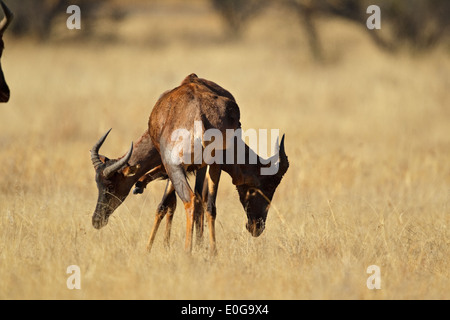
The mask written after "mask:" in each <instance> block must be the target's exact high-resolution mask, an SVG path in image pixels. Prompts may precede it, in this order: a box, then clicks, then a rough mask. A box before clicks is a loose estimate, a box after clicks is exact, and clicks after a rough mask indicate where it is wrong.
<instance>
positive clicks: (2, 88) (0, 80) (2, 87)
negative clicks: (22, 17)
mask: <svg viewBox="0 0 450 320" xmlns="http://www.w3.org/2000/svg"><path fill="white" fill-rule="evenodd" d="M0 5H1V6H2V9H3V12H4V13H5V16H4V18H3V19H2V21H1V22H0V58H1V57H2V54H3V49H4V48H5V44H4V43H3V34H4V33H5V31H6V29H7V28H8V26H9V24H10V23H11V21H12V19H13V17H14V15H13V13H12V12H11V10H9V9H8V7H7V6H6V4H4V3H3V1H0ZM8 101H9V87H8V85H7V84H6V80H5V76H4V75H3V70H2V65H1V63H0V102H8Z"/></svg>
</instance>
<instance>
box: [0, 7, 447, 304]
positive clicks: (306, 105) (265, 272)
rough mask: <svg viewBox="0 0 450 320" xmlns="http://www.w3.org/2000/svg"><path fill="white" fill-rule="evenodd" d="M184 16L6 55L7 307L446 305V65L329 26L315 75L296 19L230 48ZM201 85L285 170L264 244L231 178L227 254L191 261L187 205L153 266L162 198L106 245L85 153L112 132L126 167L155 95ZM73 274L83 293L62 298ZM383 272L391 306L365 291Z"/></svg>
mask: <svg viewBox="0 0 450 320" xmlns="http://www.w3.org/2000/svg"><path fill="white" fill-rule="evenodd" d="M172 9H173V8H172V7H171V6H168V7H167V8H166V7H164V6H163V7H161V8H159V10H155V11H154V12H152V11H151V12H149V16H146V15H144V14H141V15H132V16H130V17H129V18H127V19H125V20H124V21H122V22H121V23H120V24H119V25H118V26H117V28H116V30H117V38H116V40H114V41H108V42H105V43H103V42H102V43H96V42H94V41H81V40H78V41H64V40H62V39H61V40H57V41H53V42H51V43H47V44H39V43H36V42H34V41H31V40H26V39H24V40H15V41H14V40H13V39H10V38H7V39H6V49H5V52H4V55H3V58H2V64H3V70H4V72H5V74H6V78H7V81H8V83H9V86H10V88H11V92H12V93H11V101H10V102H9V103H8V104H5V105H1V106H0V113H1V116H0V163H1V166H0V299H36V298H37V299H110V298H115V299H448V298H450V296H449V292H450V258H449V257H450V251H449V247H450V246H449V245H450V237H449V236H450V231H449V230H450V108H449V101H450V93H449V88H450V59H449V55H448V52H447V53H446V52H444V51H443V50H442V49H439V50H437V51H435V52H432V53H429V54H426V55H422V56H411V55H408V54H406V53H401V54H398V55H388V54H385V53H383V52H381V51H379V50H378V49H377V48H376V47H375V46H373V45H372V43H371V42H370V40H369V39H368V38H367V36H366V35H365V33H364V32H363V31H362V30H360V29H358V28H356V27H355V26H354V25H351V24H347V23H345V22H342V21H335V20H326V21H321V24H320V32H321V34H322V37H323V39H322V40H323V44H324V48H325V55H326V62H325V63H324V64H320V65H319V64H316V63H313V62H312V60H311V57H310V55H309V51H308V48H307V46H306V44H307V41H306V39H304V38H303V33H302V32H301V29H300V26H299V24H298V22H297V20H296V17H295V16H293V15H290V14H289V13H288V12H283V11H274V12H268V13H267V14H265V15H263V16H261V17H260V18H258V19H256V20H255V21H253V22H252V23H251V24H250V25H249V26H248V29H247V30H246V31H245V33H244V34H243V36H242V39H240V40H237V41H231V42H230V41H226V40H225V39H224V37H223V26H222V24H221V21H220V19H219V18H218V17H217V16H215V15H214V14H212V11H210V9H208V7H204V6H203V5H202V2H196V6H194V8H193V9H192V10H191V11H189V12H188V13H187V14H182V12H181V13H180V12H179V11H176V10H172ZM108 23H111V22H108V21H105V22H104V25H103V24H100V23H99V26H98V28H99V29H98V30H108ZM64 28H65V25H63V27H62V29H61V30H59V32H60V34H62V33H63V32H69V31H68V30H64ZM102 28H103V29H102ZM74 32H77V31H74ZM78 32H82V31H78ZM192 72H195V73H197V74H198V75H199V76H200V77H204V78H207V79H210V80H213V81H215V82H217V83H219V84H220V85H222V86H223V87H225V88H227V89H228V90H229V91H231V92H232V93H233V95H234V96H235V98H236V100H237V102H238V104H239V106H240V109H241V122H242V124H243V127H244V129H248V128H256V129H257V128H267V129H271V128H278V129H280V132H282V133H285V134H286V152H287V155H288V157H289V160H290V168H289V171H288V172H287V174H286V176H285V178H284V179H283V181H282V183H281V185H280V187H279V188H278V190H277V192H276V194H275V197H274V200H273V205H272V207H271V210H270V212H269V216H268V219H267V227H266V230H265V231H264V233H263V234H262V235H261V236H260V237H259V238H252V237H251V236H250V234H249V233H248V232H247V231H246V230H245V222H246V217H245V213H244V211H243V209H242V206H241V204H240V203H239V200H238V195H237V192H236V191H235V190H234V187H233V185H232V184H231V179H229V177H228V176H227V175H222V177H223V178H222V180H221V184H220V187H219V195H218V200H217V206H218V213H217V214H218V218H217V242H218V255H217V256H216V257H210V255H209V254H208V246H207V241H206V240H207V238H205V241H204V245H202V246H199V247H196V248H195V249H194V251H193V253H192V255H186V254H185V253H184V252H183V247H184V235H185V215H184V210H183V206H182V205H181V202H179V206H178V208H177V212H176V214H175V217H174V224H173V232H172V240H171V248H170V250H167V249H166V248H164V246H163V243H162V242H163V241H162V233H160V234H158V236H157V238H156V241H155V245H154V248H153V251H152V252H151V253H150V254H147V253H146V251H145V245H146V242H147V237H148V236H149V233H150V227H151V224H152V222H153V217H154V212H155V210H156V206H157V204H158V203H159V200H160V199H161V196H162V194H163V189H164V186H165V182H162V181H159V182H154V183H152V184H151V185H149V188H147V190H146V192H145V193H144V194H143V195H139V196H134V195H130V196H129V197H128V198H127V200H126V201H125V203H124V204H123V205H122V206H121V207H120V208H119V209H118V210H117V211H116V212H115V213H114V214H113V216H112V217H111V219H110V222H109V224H108V226H106V227H105V228H104V229H101V230H95V229H94V228H93V227H92V225H91V215H92V213H93V210H94V208H95V204H96V200H97V189H96V184H95V181H94V169H93V168H92V165H91V161H90V155H89V150H90V148H91V147H92V145H93V144H94V143H95V142H96V141H97V139H98V138H99V137H100V136H101V135H102V134H103V133H104V132H105V131H106V130H107V129H109V128H111V127H112V128H113V131H112V132H111V134H110V136H109V138H108V140H107V141H106V143H105V145H104V146H103V148H102V153H103V154H105V155H107V156H109V157H118V156H121V155H123V154H124V153H125V152H126V150H127V147H128V146H129V143H130V142H131V141H132V140H135V139H136V138H138V137H139V136H140V135H141V134H142V133H143V132H144V130H146V126H147V121H148V116H149V114H150V111H151V110H152V107H153V105H154V103H155V102H156V100H157V99H158V97H159V95H160V94H161V93H162V92H164V91H165V90H167V89H171V88H173V87H175V86H177V85H178V84H179V83H180V82H181V81H182V80H183V78H184V77H185V76H186V75H188V74H190V73H192ZM70 265H78V266H79V267H80V269H81V290H69V289H68V288H67V286H66V280H67V278H68V277H69V275H68V274H67V273H66V269H67V267H68V266H70ZM370 265H377V266H379V267H380V270H381V289H380V290H369V289H368V288H367V286H366V280H367V278H368V277H369V276H370V274H368V273H366V269H367V267H368V266H370Z"/></svg>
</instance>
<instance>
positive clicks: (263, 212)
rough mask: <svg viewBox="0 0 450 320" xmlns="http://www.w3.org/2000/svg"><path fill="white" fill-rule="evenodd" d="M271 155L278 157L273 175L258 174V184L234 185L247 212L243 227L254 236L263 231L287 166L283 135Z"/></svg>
mask: <svg viewBox="0 0 450 320" xmlns="http://www.w3.org/2000/svg"><path fill="white" fill-rule="evenodd" d="M273 157H277V158H278V162H277V167H278V170H277V172H276V173H275V174H274V175H258V176H257V179H258V180H259V183H258V186H254V185H249V184H243V185H238V186H237V187H236V188H237V191H238V193H239V200H240V201H241V204H242V206H243V207H244V210H245V212H246V214H247V219H248V220H247V223H246V226H245V227H246V229H247V230H248V231H249V232H250V233H251V235H252V236H254V237H258V236H260V235H261V233H262V232H263V231H264V228H265V225H266V218H267V213H268V211H269V207H270V203H271V201H272V198H273V195H274V194H275V190H276V189H277V187H278V185H279V184H280V182H281V179H282V178H283V175H284V174H285V173H286V172H287V170H288V168H289V161H288V158H287V156H286V152H285V149H284V135H283V138H282V139H281V144H280V145H279V146H278V152H277V154H275V155H274V156H273ZM265 162H266V161H265ZM267 162H269V161H267ZM261 166H265V165H261Z"/></svg>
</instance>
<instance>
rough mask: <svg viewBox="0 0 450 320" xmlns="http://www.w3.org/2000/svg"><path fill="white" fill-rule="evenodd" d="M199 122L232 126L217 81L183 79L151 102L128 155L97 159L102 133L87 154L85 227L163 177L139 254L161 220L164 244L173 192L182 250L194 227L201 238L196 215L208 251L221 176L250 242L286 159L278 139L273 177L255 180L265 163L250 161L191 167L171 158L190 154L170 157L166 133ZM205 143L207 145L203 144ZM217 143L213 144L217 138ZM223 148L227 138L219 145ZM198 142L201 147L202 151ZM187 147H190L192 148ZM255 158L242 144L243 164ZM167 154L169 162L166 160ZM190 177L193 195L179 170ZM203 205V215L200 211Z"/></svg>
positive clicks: (172, 144)
mask: <svg viewBox="0 0 450 320" xmlns="http://www.w3.org/2000/svg"><path fill="white" fill-rule="evenodd" d="M196 121H197V122H200V123H201V124H202V127H203V128H202V129H203V130H208V129H216V130H219V131H220V132H222V133H225V132H226V130H227V129H239V128H240V127H241V124H240V111H239V107H238V105H237V103H236V101H235V99H234V97H233V96H232V95H231V93H229V92H228V91H227V90H225V89H223V88H222V87H220V86H219V85H218V84H216V83H214V82H212V81H209V80H206V79H201V78H198V77H197V75H195V74H191V75H189V76H187V77H186V78H185V79H184V80H183V82H182V83H181V85H180V86H178V87H176V88H174V89H173V90H170V91H166V92H165V93H163V94H162V95H161V97H160V98H159V99H158V101H157V102H156V104H155V106H154V108H153V110H152V112H151V114H150V118H149V121H148V130H147V131H145V132H144V134H143V135H142V136H141V137H140V138H139V139H138V140H137V141H136V142H135V143H132V144H131V146H130V149H129V150H128V152H127V153H126V154H125V155H124V156H122V157H121V158H118V159H112V160H111V159H108V158H107V157H104V156H101V155H99V150H100V147H101V146H102V144H103V143H104V141H105V139H106V137H107V136H108V134H109V132H110V131H108V132H107V133H106V134H105V135H103V136H102V137H101V138H100V139H99V140H98V141H97V143H95V145H94V146H93V148H92V149H91V160H92V164H93V166H94V168H95V171H96V178H95V179H96V183H97V188H98V191H99V195H98V200H97V205H96V208H95V211H94V214H93V216H92V224H93V226H94V227H95V228H97V229H100V228H102V227H103V226H105V225H106V224H107V223H108V218H109V216H110V215H111V214H112V213H113V212H114V210H115V209H116V208H117V207H118V206H119V205H120V204H121V203H122V202H123V201H124V200H125V198H126V197H127V196H128V194H129V192H130V190H131V188H132V186H133V185H135V186H136V188H135V189H134V191H133V193H141V192H142V190H143V188H145V186H146V185H147V183H149V182H151V181H153V180H155V179H159V178H162V179H168V183H167V186H166V190H165V192H164V196H163V199H162V201H161V203H160V204H159V206H158V209H157V213H156V216H155V220H154V224H153V227H152V230H151V234H150V238H149V241H148V245H147V250H150V249H151V246H152V244H153V240H154V238H155V235H156V232H157V230H158V228H159V225H160V222H161V221H162V219H163V218H164V217H165V216H166V215H167V224H166V234H165V240H164V241H165V242H166V243H168V239H169V236H170V227H171V221H172V216H173V213H174V211H175V208H176V195H178V197H179V198H180V199H181V201H182V202H183V204H184V208H185V212H186V239H185V250H186V251H187V252H191V250H192V242H193V230H194V225H195V227H196V231H197V238H198V239H199V238H200V237H201V235H202V233H203V215H204V211H206V217H207V222H208V229H209V240H210V250H211V251H212V252H215V251H216V238H215V219H216V205H215V202H216V196H217V189H218V184H219V180H220V175H221V171H225V172H226V173H227V174H229V175H230V177H231V178H232V183H233V184H234V185H235V186H236V188H237V191H238V194H239V199H240V202H241V204H242V206H243V207H244V210H245V212H246V214H247V223H246V229H247V230H248V231H249V232H250V233H251V235H252V236H254V237H258V236H259V235H261V233H262V232H263V231H264V228H265V221H266V218H267V213H268V210H269V206H270V202H271V201H272V198H273V195H274V193H275V190H276V188H277V187H278V185H279V183H280V182H281V179H282V177H283V175H284V174H285V173H286V172H287V169H288V167H289V162H288V159H287V156H286V153H285V148H284V136H283V138H282V140H281V144H280V145H279V147H278V153H277V154H276V155H275V156H274V157H277V158H279V161H278V163H277V165H278V170H277V173H276V174H274V175H261V173H260V172H261V171H260V170H261V168H262V167H265V166H267V163H268V161H267V160H266V161H261V158H259V157H258V161H257V163H255V164H249V163H248V162H245V163H244V164H237V163H236V162H233V163H225V162H223V161H222V162H221V164H220V163H206V162H205V161H204V159H202V161H201V162H197V163H195V161H193V162H194V163H193V162H186V161H184V162H183V161H178V160H179V159H177V157H176V156H177V155H179V156H180V157H183V159H186V158H191V159H193V158H194V154H178V153H179V151H178V150H179V149H178V146H179V145H178V142H177V141H176V140H173V139H172V138H173V136H172V134H173V132H174V131H176V130H177V129H179V128H185V129H187V130H189V131H190V132H194V128H193V125H194V123H195V122H196ZM210 143H211V142H210ZM219 143H220V141H219ZM221 143H222V146H223V149H226V148H227V141H221ZM208 144H209V143H208V142H207V141H203V140H202V147H203V148H206V147H207V146H208ZM191 147H192V148H191V149H190V150H194V148H195V146H194V145H192V146H191ZM252 154H253V155H254V154H255V153H254V152H253V150H251V148H250V147H248V146H247V145H245V156H246V159H249V158H250V156H251V155H252ZM174 155H175V157H174ZM188 172H195V173H196V182H195V188H194V191H193V190H192V189H191V187H190V185H189V183H188V180H187V173H188ZM204 207H205V210H204Z"/></svg>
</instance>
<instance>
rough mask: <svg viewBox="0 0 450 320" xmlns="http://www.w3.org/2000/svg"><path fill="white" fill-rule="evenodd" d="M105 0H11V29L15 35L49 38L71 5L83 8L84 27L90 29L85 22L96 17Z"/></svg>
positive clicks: (87, 31) (9, 4)
mask: <svg viewBox="0 0 450 320" xmlns="http://www.w3.org/2000/svg"><path fill="white" fill-rule="evenodd" d="M105 2H106V0H15V1H11V0H10V1H8V6H9V7H10V8H11V10H12V11H13V12H14V23H13V24H12V25H11V30H12V33H13V35H15V36H25V35H27V36H31V37H37V38H39V39H40V40H47V39H48V38H49V36H50V33H51V30H52V26H53V23H54V21H55V19H56V18H58V17H60V16H62V15H66V9H67V7H68V6H70V5H78V6H79V7H80V8H81V12H82V21H83V27H84V28H86V29H89V27H88V26H89V24H88V23H84V22H85V21H89V20H90V19H92V18H93V17H95V13H96V12H97V10H98V9H99V8H100V7H101V6H102V5H103V4H104V3H105ZM85 31H86V32H84V34H89V30H85Z"/></svg>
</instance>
